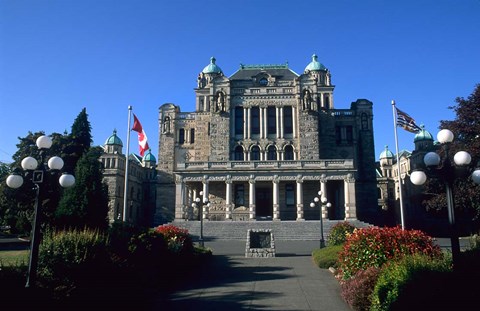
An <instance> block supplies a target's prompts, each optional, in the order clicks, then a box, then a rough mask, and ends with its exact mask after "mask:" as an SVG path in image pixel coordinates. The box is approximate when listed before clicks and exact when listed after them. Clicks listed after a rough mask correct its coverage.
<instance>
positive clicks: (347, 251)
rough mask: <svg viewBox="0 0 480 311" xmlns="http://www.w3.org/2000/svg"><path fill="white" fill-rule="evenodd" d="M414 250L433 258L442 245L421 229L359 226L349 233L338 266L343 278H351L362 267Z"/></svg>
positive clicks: (398, 256) (380, 264) (438, 255)
mask: <svg viewBox="0 0 480 311" xmlns="http://www.w3.org/2000/svg"><path fill="white" fill-rule="evenodd" d="M415 253H420V254H425V255H428V256H430V257H432V258H440V257H441V256H442V252H441V250H440V247H439V246H438V245H435V244H434V243H433V240H432V238H431V237H429V236H427V235H426V234H425V233H423V232H422V231H419V230H402V229H401V228H400V227H393V228H377V227H371V228H364V229H356V230H355V231H354V232H353V233H352V234H351V235H349V236H348V238H347V241H346V242H345V245H344V247H343V250H342V251H341V252H340V254H339V256H338V261H339V270H340V273H342V274H343V278H344V279H348V278H350V277H351V276H352V275H354V274H355V273H357V271H359V270H366V269H367V268H369V267H377V268H379V267H381V266H382V265H383V264H384V263H386V262H388V261H392V260H399V259H401V258H403V257H404V256H405V255H408V254H415Z"/></svg>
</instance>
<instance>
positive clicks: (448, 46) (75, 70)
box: [0, 0, 480, 162]
mask: <svg viewBox="0 0 480 311" xmlns="http://www.w3.org/2000/svg"><path fill="white" fill-rule="evenodd" d="M479 16H480V0H461V1H454V0H451V1H447V0H407V1H368V0H365V1H353V0H352V1H347V0H337V1H324V0H317V1H310V0H304V1H282V0H263V1H253V0H246V1H240V0H239V1H221V0H219V1H213V0H212V1H208V0H207V1H193V0H192V1H181V0H177V1H147V0H141V1H133V0H82V1H79V0H77V1H73V0H61V1H60V0H0V108H1V111H2V113H1V114H0V118H1V122H0V161H2V162H11V156H12V155H13V154H14V153H15V151H16V144H17V143H18V138H17V137H24V136H26V135H27V133H28V131H33V132H35V131H39V130H43V131H45V132H46V133H47V134H50V133H52V132H59V133H62V132H64V131H65V130H67V131H70V128H71V125H72V123H73V121H74V119H75V117H76V116H77V115H78V113H79V112H80V111H81V110H82V108H83V107H86V108H87V113H88V115H89V120H90V123H91V125H92V135H93V140H94V144H95V145H102V144H103V143H104V142H105V140H106V139H107V138H108V137H109V136H110V135H111V134H112V131H113V130H114V129H117V130H118V135H119V136H120V138H121V139H122V140H123V142H124V143H126V137H127V117H128V110H127V107H128V106H129V105H132V106H133V110H134V113H135V114H136V115H137V116H138V118H139V119H140V121H141V122H142V124H143V127H144V130H145V131H146V133H147V136H148V140H149V144H150V147H151V148H152V151H153V153H154V154H155V155H157V152H158V108H159V107H160V106H161V105H162V104H164V103H167V102H168V103H174V104H177V105H180V107H181V110H182V111H184V112H186V111H193V110H194V107H195V106H194V102H195V96H194V92H193V89H194V88H195V87H196V78H197V75H198V73H199V72H200V71H201V70H202V69H203V67H205V66H206V65H207V64H208V63H209V59H210V57H211V56H215V57H216V59H217V65H219V66H220V67H221V68H222V69H223V71H224V73H225V74H226V75H227V76H230V75H231V74H233V73H234V72H235V71H236V70H237V69H238V67H239V64H240V63H244V64H280V63H285V62H286V61H288V63H289V66H290V68H291V69H292V70H293V71H295V72H297V73H302V72H303V70H304V68H305V66H306V65H307V64H308V63H309V62H310V60H311V55H312V54H313V53H316V54H317V55H318V56H319V61H320V62H322V63H323V64H324V65H325V66H326V67H327V68H329V69H330V71H331V73H332V82H333V84H335V85H336V88H335V93H334V105H335V108H340V109H342V108H349V107H350V103H351V102H353V101H355V100H356V99H358V98H366V99H369V100H370V101H372V102H373V104H374V130H375V152H376V155H377V157H378V155H379V154H380V152H381V151H382V150H383V149H384V146H385V145H389V148H390V150H392V151H395V144H394V143H395V140H394V132H393V120H392V107H391V100H392V99H394V100H395V101H396V103H397V106H398V107H399V108H400V109H402V110H404V111H405V112H407V113H409V114H410V115H411V116H412V117H414V118H415V119H416V121H417V123H419V124H420V123H423V124H425V126H426V128H427V129H428V130H429V131H431V132H432V134H434V135H436V132H437V129H438V125H439V120H442V119H447V120H448V119H453V118H454V114H453V112H452V111H451V110H449V109H448V106H451V105H453V104H454V100H455V98H456V97H458V96H461V97H467V96H469V95H470V94H471V93H472V91H473V89H474V87H475V85H476V84H477V83H480V40H479V39H480V18H478V17H479ZM398 133H399V144H400V149H408V150H411V149H413V134H410V133H408V132H405V131H403V130H401V129H399V131H398ZM130 150H131V151H137V144H136V137H135V136H134V135H132V138H131V149H130ZM124 152H125V150H124Z"/></svg>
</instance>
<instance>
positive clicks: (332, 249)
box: [312, 245, 343, 269]
mask: <svg viewBox="0 0 480 311" xmlns="http://www.w3.org/2000/svg"><path fill="white" fill-rule="evenodd" d="M342 248H343V245H335V246H327V247H324V248H319V249H316V250H314V251H313V252H312V257H313V261H314V262H315V264H316V265H317V266H318V267H319V268H322V269H328V268H330V267H334V268H336V266H337V258H338V254H339V253H340V251H341V250H342Z"/></svg>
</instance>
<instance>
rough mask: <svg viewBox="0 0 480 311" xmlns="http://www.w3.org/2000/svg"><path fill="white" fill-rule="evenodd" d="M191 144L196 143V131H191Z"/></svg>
mask: <svg viewBox="0 0 480 311" xmlns="http://www.w3.org/2000/svg"><path fill="white" fill-rule="evenodd" d="M190 143H191V144H193V143H195V129H190Z"/></svg>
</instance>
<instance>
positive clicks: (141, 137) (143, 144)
mask: <svg viewBox="0 0 480 311" xmlns="http://www.w3.org/2000/svg"><path fill="white" fill-rule="evenodd" d="M132 131H135V132H137V133H138V147H139V150H140V155H141V156H142V157H143V155H144V154H145V151H146V150H148V149H149V148H150V147H148V142H147V135H146V134H145V131H144V130H143V127H142V124H141V123H140V121H138V118H137V116H136V115H135V114H133V127H132Z"/></svg>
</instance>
